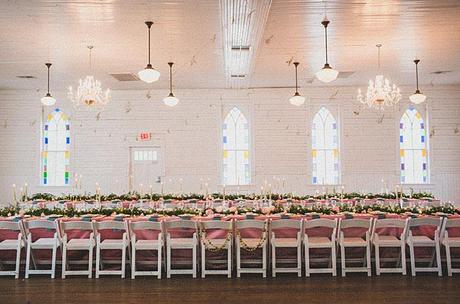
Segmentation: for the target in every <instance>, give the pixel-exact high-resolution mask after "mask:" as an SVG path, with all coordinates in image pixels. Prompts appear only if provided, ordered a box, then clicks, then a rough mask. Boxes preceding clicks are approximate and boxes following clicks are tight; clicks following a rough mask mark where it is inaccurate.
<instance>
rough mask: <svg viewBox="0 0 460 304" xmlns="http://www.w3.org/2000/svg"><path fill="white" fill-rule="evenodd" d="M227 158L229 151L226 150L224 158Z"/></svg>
mask: <svg viewBox="0 0 460 304" xmlns="http://www.w3.org/2000/svg"><path fill="white" fill-rule="evenodd" d="M227 157H228V151H227V150H224V158H227Z"/></svg>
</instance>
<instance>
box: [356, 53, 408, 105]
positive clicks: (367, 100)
mask: <svg viewBox="0 0 460 304" xmlns="http://www.w3.org/2000/svg"><path fill="white" fill-rule="evenodd" d="M376 46H377V49H378V67H379V72H380V48H381V47H382V45H381V44H377V45H376ZM400 100H401V92H400V90H399V88H398V87H397V86H396V85H395V84H394V83H393V85H392V84H391V83H390V81H389V80H388V79H387V78H384V77H383V75H381V74H378V75H377V76H376V77H375V82H374V81H372V79H371V80H369V86H368V87H367V93H366V96H364V95H363V94H362V92H361V89H358V101H359V102H361V103H362V104H365V105H367V106H368V107H369V108H374V109H377V110H384V109H385V106H388V107H390V106H394V105H395V104H397V103H398V102H399V101H400Z"/></svg>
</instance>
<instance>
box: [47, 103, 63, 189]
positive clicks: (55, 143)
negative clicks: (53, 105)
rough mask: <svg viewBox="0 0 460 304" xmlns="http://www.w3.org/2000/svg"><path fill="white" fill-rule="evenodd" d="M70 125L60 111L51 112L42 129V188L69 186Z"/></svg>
mask: <svg viewBox="0 0 460 304" xmlns="http://www.w3.org/2000/svg"><path fill="white" fill-rule="evenodd" d="M69 159H70V123H69V118H68V117H67V115H66V114H64V113H63V112H62V111H61V110H59V109H55V110H54V111H53V112H51V113H50V114H49V115H48V117H47V119H46V122H45V125H44V129H43V149H42V174H43V176H42V183H43V185H44V186H66V185H68V184H69Z"/></svg>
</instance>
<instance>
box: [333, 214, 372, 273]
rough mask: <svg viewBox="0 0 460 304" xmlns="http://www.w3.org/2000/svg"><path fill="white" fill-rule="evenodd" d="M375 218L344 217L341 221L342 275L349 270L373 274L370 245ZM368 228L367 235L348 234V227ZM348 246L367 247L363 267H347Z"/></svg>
mask: <svg viewBox="0 0 460 304" xmlns="http://www.w3.org/2000/svg"><path fill="white" fill-rule="evenodd" d="M372 220H373V219H357V218H353V219H342V220H340V222H339V245H340V258H341V264H342V276H343V277H344V276H346V273H347V272H367V275H368V276H371V274H372V272H371V247H370V234H371V229H372ZM353 228H357V229H366V232H365V236H364V237H359V236H346V234H347V233H346V230H348V229H353ZM346 248H365V254H364V255H365V257H364V259H363V265H365V266H363V267H346V263H345V262H346V256H345V249H346Z"/></svg>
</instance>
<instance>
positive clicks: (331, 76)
mask: <svg viewBox="0 0 460 304" xmlns="http://www.w3.org/2000/svg"><path fill="white" fill-rule="evenodd" d="M329 23H330V21H329V20H327V17H326V16H325V17H324V20H323V21H322V22H321V24H322V25H323V26H324V42H325V45H326V63H325V64H324V67H323V68H322V69H321V70H319V71H318V72H316V78H318V79H319V80H321V81H322V82H326V83H327V82H331V81H334V80H335V79H337V76H338V75H339V72H338V71H336V70H334V69H333V68H331V66H330V65H329V62H328V57H327V26H328V25H329Z"/></svg>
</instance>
